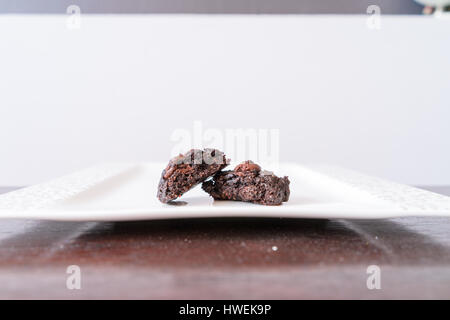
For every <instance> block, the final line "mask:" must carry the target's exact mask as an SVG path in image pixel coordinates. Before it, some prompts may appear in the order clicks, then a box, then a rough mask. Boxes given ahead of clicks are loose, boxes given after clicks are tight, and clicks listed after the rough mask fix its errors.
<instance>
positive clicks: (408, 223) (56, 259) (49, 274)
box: [0, 187, 450, 299]
mask: <svg viewBox="0 0 450 320" xmlns="http://www.w3.org/2000/svg"><path fill="white" fill-rule="evenodd" d="M430 189H431V190H432V191H435V192H440V193H443V194H447V195H450V187H441V188H430ZM9 190H11V189H10V188H0V192H7V191H9ZM69 265H77V266H79V267H80V270H81V290H68V289H67V287H66V279H67V277H68V276H69V275H68V274H67V273H66V269H67V267H68V266H69ZM369 265H377V266H379V267H380V270H381V289H379V290H377V289H374V290H369V289H368V288H367V285H366V281H367V277H368V276H369V275H368V274H367V272H366V271H367V268H368V266H369ZM0 298H26V299H28V298H63V299H66V298H68V299H79V298H114V299H115V298H125V299H126V298H146V299H180V298H181V299H184V298H185V299H204V298H206V299H240V298H245V299H265V298H269V299H303V298H308V299H309V298H356V299H360V298H363V299H372V298H446V299H449V298H450V218H399V219H388V220H313V219H251V218H249V219H224V218H217V219H189V220H164V221H140V222H106V223H105V222H98V223H97V222H81V223H80V222H52V221H30V220H3V221H0Z"/></svg>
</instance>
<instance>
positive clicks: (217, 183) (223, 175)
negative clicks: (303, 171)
mask: <svg viewBox="0 0 450 320" xmlns="http://www.w3.org/2000/svg"><path fill="white" fill-rule="evenodd" d="M289 183H290V182H289V179H288V177H282V178H280V177H277V176H276V175H274V174H273V173H272V172H270V171H265V170H261V167H260V166H259V165H257V164H256V163H253V162H252V161H245V162H243V163H241V164H239V165H238V166H236V168H234V170H228V171H220V172H217V173H216V174H215V175H214V176H213V178H212V179H211V180H207V181H205V182H203V184H202V189H203V190H205V191H206V192H207V193H209V194H210V195H211V196H212V197H213V198H214V199H215V200H237V201H246V202H253V203H258V204H263V205H280V204H282V203H283V202H285V201H288V200H289V193H290V191H289Z"/></svg>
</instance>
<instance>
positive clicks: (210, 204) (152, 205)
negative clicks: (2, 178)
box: [0, 163, 450, 221]
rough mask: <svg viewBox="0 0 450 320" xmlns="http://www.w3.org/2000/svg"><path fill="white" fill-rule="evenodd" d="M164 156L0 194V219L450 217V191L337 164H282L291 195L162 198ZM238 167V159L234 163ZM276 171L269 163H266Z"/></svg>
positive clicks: (198, 194) (279, 172)
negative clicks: (269, 200)
mask: <svg viewBox="0 0 450 320" xmlns="http://www.w3.org/2000/svg"><path fill="white" fill-rule="evenodd" d="M165 165H166V164H164V163H143V164H106V165H102V166H98V167H93V168H89V169H86V170H83V171H79V172H77V173H74V174H71V175H68V176H64V177H62V178H59V179H56V180H53V181H50V182H48V183H44V184H39V185H35V186H32V187H28V188H24V189H20V190H17V191H13V192H10V193H6V194H3V195H0V218H27V219H49V220H71V221H118V220H151V219H167V218H196V217H288V218H358V219H366V218H367V219H373V218H389V217H401V216H449V217H450V198H449V197H446V196H442V195H438V194H435V193H432V192H428V191H425V190H421V189H417V188H412V187H409V186H405V185H401V184H397V183H392V182H388V181H384V180H382V179H378V178H373V177H368V176H365V175H361V174H358V173H356V172H353V171H350V170H345V169H341V168H337V167H333V166H302V165H298V164H287V163H286V164H280V165H279V166H278V168H277V170H275V173H276V174H277V175H280V176H284V175H287V176H289V179H290V181H291V185H290V189H291V196H290V199H289V202H286V203H284V204H283V205H281V206H262V205H257V204H252V203H244V202H237V201H214V200H213V199H212V198H211V197H210V196H209V195H208V194H207V193H205V192H203V190H201V188H200V186H197V187H195V188H194V189H192V190H190V191H189V192H187V193H186V194H185V195H183V196H182V197H181V198H180V201H178V202H177V203H178V205H170V204H162V203H160V202H159V201H158V200H157V198H156V191H157V185H158V182H159V178H160V175H161V171H162V169H163V168H164V167H165ZM230 167H232V166H230ZM264 168H265V169H268V170H270V169H271V168H270V167H264Z"/></svg>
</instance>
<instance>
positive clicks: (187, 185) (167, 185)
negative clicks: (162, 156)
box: [157, 149, 229, 203]
mask: <svg viewBox="0 0 450 320" xmlns="http://www.w3.org/2000/svg"><path fill="white" fill-rule="evenodd" d="M228 162H229V160H227V159H226V157H225V154H224V153H223V152H222V151H219V150H217V149H204V150H199V149H191V150H189V151H188V152H186V153H185V154H180V155H178V156H176V157H174V158H173V159H171V160H170V161H169V164H168V165H167V167H166V168H165V169H164V170H163V172H162V174H161V179H160V181H159V185H158V193H157V197H158V199H159V200H160V201H161V202H163V203H167V202H169V201H171V200H174V199H176V198H179V197H180V196H181V195H182V194H183V193H185V192H186V191H188V190H190V189H191V188H193V187H194V186H196V185H197V184H199V183H201V182H203V181H204V180H206V179H207V178H208V177H211V176H212V175H214V174H215V173H217V172H218V171H220V170H222V169H223V168H225V167H226V166H227V165H228Z"/></svg>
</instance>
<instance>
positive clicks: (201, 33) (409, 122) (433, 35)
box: [0, 15, 450, 186]
mask: <svg viewBox="0 0 450 320" xmlns="http://www.w3.org/2000/svg"><path fill="white" fill-rule="evenodd" d="M381 18H382V19H381V30H379V31H375V30H370V29H369V28H367V26H366V17H364V16H360V17H356V16H352V17H347V16H340V17H335V16H327V17H324V16H282V17H281V16H176V15H172V16H136V15H133V16H120V17H119V16H103V17H102V16H89V17H87V16H83V17H82V20H81V28H80V29H79V30H69V29H68V28H67V27H66V19H67V18H66V17H65V16H8V15H3V16H0V146H1V154H0V185H4V186H5V185H28V184H33V183H37V182H42V181H44V180H46V179H49V178H53V177H57V176H59V175H61V174H65V173H69V172H71V171H74V170H77V169H80V168H83V167H86V166H90V165H94V164H98V163H102V162H111V161H151V160H167V158H168V157H169V155H170V151H171V149H172V147H173V144H174V143H173V142H171V141H170V136H171V134H172V133H173V130H174V129H176V128H185V129H188V130H191V129H192V127H193V121H194V120H201V121H202V124H203V126H204V127H205V128H217V129H221V130H222V129H225V128H267V129H270V128H278V129H280V135H281V137H280V160H282V161H298V162H302V163H315V162H321V163H331V164H337V165H341V166H344V167H347V168H351V169H355V170H358V171H362V172H365V173H369V174H372V175H377V176H381V177H384V178H389V179H392V180H395V181H399V182H403V183H408V184H415V185H430V184H434V185H439V184H450V143H449V139H448V138H449V136H450V98H449V97H450V19H440V20H437V19H433V18H428V17H395V16H388V17H384V16H382V17H381Z"/></svg>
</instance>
